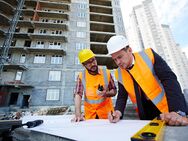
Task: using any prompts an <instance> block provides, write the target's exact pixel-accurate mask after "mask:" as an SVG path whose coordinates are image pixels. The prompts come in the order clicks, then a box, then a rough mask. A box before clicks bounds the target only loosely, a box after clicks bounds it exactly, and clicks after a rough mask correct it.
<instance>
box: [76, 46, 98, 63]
mask: <svg viewBox="0 0 188 141" xmlns="http://www.w3.org/2000/svg"><path fill="white" fill-rule="evenodd" d="M78 57H79V60H80V63H83V62H85V61H87V60H89V59H90V58H92V57H95V54H94V53H93V52H92V51H91V50H90V49H83V50H81V51H80V52H79V54H78Z"/></svg>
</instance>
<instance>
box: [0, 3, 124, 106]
mask: <svg viewBox="0 0 188 141" xmlns="http://www.w3.org/2000/svg"><path fill="white" fill-rule="evenodd" d="M0 5H1V9H2V10H1V11H0V22H1V26H0V35H1V36H0V46H1V60H4V61H2V63H1V66H3V69H2V71H1V74H0V78H1V81H0V106H1V107H6V106H17V107H28V106H62V105H66V106H67V105H72V104H73V103H74V101H73V93H74V88H75V83H76V77H77V74H78V73H79V72H80V71H82V70H83V67H82V65H81V64H80V63H79V60H78V57H77V54H78V52H79V51H80V50H81V49H84V48H90V49H91V50H92V51H93V52H94V53H95V54H96V58H97V62H98V64H99V65H101V66H106V67H107V68H109V69H113V68H115V67H116V66H115V64H114V63H113V61H112V59H111V57H110V56H109V55H108V51H107V48H106V42H107V41H108V39H109V38H110V37H111V36H113V35H116V34H121V35H125V30H124V25H123V20H122V16H121V9H120V2H119V0H18V1H15V0H9V1H6V0H2V1H1V4H0ZM18 6H19V7H18ZM7 8H8V11H9V12H7ZM15 13H17V14H15ZM10 29H11V31H10ZM2 58H3V59H2Z"/></svg>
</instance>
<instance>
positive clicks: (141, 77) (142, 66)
mask: <svg viewBox="0 0 188 141" xmlns="http://www.w3.org/2000/svg"><path fill="white" fill-rule="evenodd" d="M134 57H135V64H134V67H133V68H132V69H131V70H129V73H130V74H131V75H132V76H133V78H134V79H135V81H136V82H137V83H138V85H139V86H140V87H141V88H142V90H143V92H144V93H145V95H146V97H147V98H148V99H150V100H151V101H152V102H153V104H154V105H155V106H156V107H157V108H158V109H159V111H161V112H162V113H163V112H168V111H169V110H168V103H167V98H166V94H165V90H164V88H163V85H162V84H161V82H160V80H159V79H158V77H157V76H156V74H155V72H154V66H153V64H154V56H153V53H152V50H151V49H146V50H144V51H142V52H138V53H134ZM129 73H128V71H127V70H125V69H121V68H118V69H117V70H116V71H115V76H116V79H117V80H118V81H119V82H120V83H121V84H122V85H123V86H124V88H125V89H126V91H127V92H128V95H129V97H130V99H131V101H132V103H133V104H134V105H135V106H136V109H137V105H136V95H135V90H134V84H133V79H132V77H131V75H130V74H129ZM137 110H138V109H137Z"/></svg>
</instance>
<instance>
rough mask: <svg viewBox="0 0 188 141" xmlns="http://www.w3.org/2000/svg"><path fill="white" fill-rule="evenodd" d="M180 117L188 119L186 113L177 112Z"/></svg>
mask: <svg viewBox="0 0 188 141" xmlns="http://www.w3.org/2000/svg"><path fill="white" fill-rule="evenodd" d="M176 113H177V114H178V115H180V116H182V117H185V118H188V115H187V114H186V113H185V112H182V111H180V110H179V111H177V112H176Z"/></svg>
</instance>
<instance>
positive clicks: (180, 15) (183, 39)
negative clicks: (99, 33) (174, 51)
mask: <svg viewBox="0 0 188 141" xmlns="http://www.w3.org/2000/svg"><path fill="white" fill-rule="evenodd" d="M142 1H143V0H120V5H121V10H122V15H123V20H124V24H125V28H126V27H128V18H127V17H128V15H129V13H130V12H131V11H132V7H133V6H136V5H139V4H141V2H142ZM153 3H154V7H155V9H156V11H157V14H158V18H159V20H160V23H161V24H167V25H169V26H170V28H171V31H172V35H173V37H174V40H175V41H176V43H178V44H179V45H180V47H181V48H182V49H183V51H185V52H186V55H187V57H188V0H153Z"/></svg>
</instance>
